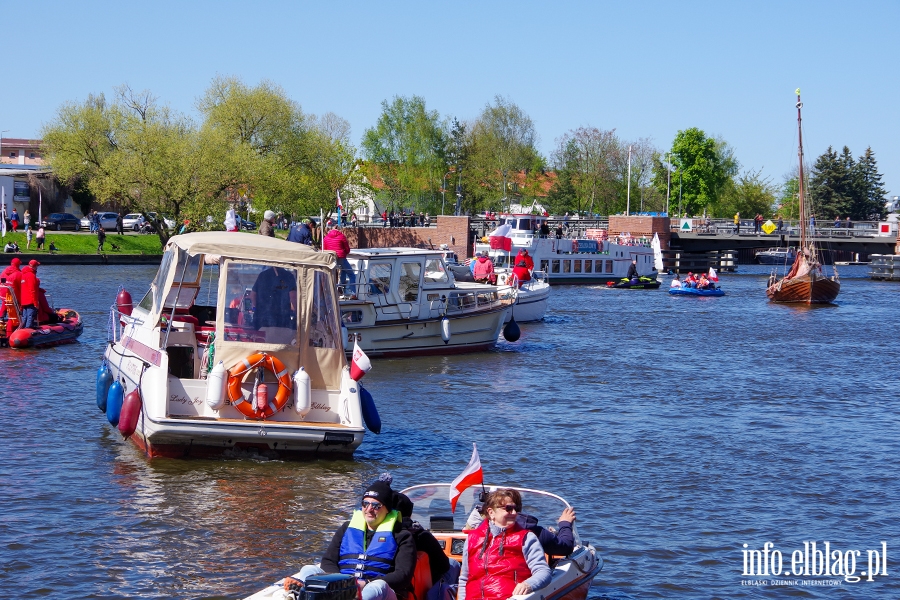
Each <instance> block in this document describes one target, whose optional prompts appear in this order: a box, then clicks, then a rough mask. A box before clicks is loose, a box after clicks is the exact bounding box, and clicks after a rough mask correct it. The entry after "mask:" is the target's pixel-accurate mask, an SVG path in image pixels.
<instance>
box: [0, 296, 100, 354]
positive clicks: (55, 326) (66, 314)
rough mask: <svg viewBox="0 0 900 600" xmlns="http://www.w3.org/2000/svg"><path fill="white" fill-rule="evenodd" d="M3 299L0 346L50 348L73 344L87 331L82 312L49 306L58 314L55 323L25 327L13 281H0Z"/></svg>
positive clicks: (0, 297) (0, 314) (0, 308)
mask: <svg viewBox="0 0 900 600" xmlns="http://www.w3.org/2000/svg"><path fill="white" fill-rule="evenodd" d="M0 299H2V304H3V306H2V307H0V347H9V348H18V349H23V348H49V347H50V346H59V345H62V344H71V343H74V342H75V341H76V340H77V339H78V336H80V335H81V334H82V332H83V331H84V323H82V321H81V315H79V314H78V313H77V312H76V311H74V310H72V309H71V308H59V309H50V310H51V311H52V312H53V313H54V315H55V317H56V318H55V321H56V322H55V323H50V322H47V323H40V324H39V325H37V326H36V327H31V328H25V327H22V326H21V324H22V321H23V319H22V311H21V307H20V306H19V302H18V300H17V299H16V295H15V293H14V292H13V290H12V286H11V285H10V284H8V283H0ZM48 308H49V307H48ZM45 310H46V309H45Z"/></svg>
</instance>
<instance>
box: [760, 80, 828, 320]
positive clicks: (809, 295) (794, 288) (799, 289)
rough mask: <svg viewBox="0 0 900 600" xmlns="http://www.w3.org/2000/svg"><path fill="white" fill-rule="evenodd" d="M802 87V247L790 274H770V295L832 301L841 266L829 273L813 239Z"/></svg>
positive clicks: (795, 300) (780, 299) (776, 298)
mask: <svg viewBox="0 0 900 600" xmlns="http://www.w3.org/2000/svg"><path fill="white" fill-rule="evenodd" d="M801 108H803V103H802V102H800V90H799V89H798V90H797V131H798V138H799V152H798V154H799V159H800V170H799V176H798V178H797V181H798V185H799V190H798V198H799V204H800V223H801V227H800V247H799V251H798V252H797V256H796V258H795V259H794V262H793V264H792V265H791V269H790V271H788V273H787V275H785V276H784V277H782V278H781V279H779V278H778V277H777V275H776V274H775V273H774V272H773V273H772V275H771V277H769V285H768V287H767V289H766V295H767V296H768V297H769V300H771V301H772V302H793V303H803V304H829V303H831V302H834V300H835V298H837V295H838V293H840V291H841V282H840V279H839V278H838V273H837V269H836V268H834V267H832V268H833V275H832V276H831V277H828V276H827V275H826V274H825V271H824V269H823V267H822V263H821V262H820V261H819V254H818V250H817V249H816V244H815V242H814V241H813V239H812V233H813V232H812V231H809V230H808V229H807V227H806V224H807V223H809V220H810V215H811V214H812V210H811V208H810V202H809V198H808V197H807V191H806V187H807V182H806V176H805V173H804V172H803V128H802V127H801V122H802V120H801V116H800V109H801Z"/></svg>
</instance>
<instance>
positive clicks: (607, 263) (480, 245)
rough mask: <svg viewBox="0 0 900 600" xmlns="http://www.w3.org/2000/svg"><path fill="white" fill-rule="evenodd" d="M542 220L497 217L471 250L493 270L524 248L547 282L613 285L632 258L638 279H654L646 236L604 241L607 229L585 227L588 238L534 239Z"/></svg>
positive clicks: (654, 256) (655, 273)
mask: <svg viewBox="0 0 900 600" xmlns="http://www.w3.org/2000/svg"><path fill="white" fill-rule="evenodd" d="M546 220H547V217H543V216H540V215H524V214H506V215H501V216H500V219H499V222H500V226H499V227H498V228H497V229H496V230H494V231H493V232H491V233H490V235H489V236H487V237H488V242H477V243H476V244H475V253H476V255H477V254H479V253H481V252H484V251H486V252H488V255H489V256H490V257H491V260H492V261H493V262H494V267H495V268H504V267H510V268H511V267H512V266H513V265H511V264H510V262H511V261H512V260H515V256H516V255H517V253H518V251H519V250H520V249H522V248H524V249H525V250H528V253H529V254H530V255H531V257H532V259H533V260H534V264H535V267H536V269H537V270H539V271H543V272H544V273H546V274H547V277H548V281H549V283H550V284H551V285H562V284H580V283H583V284H595V285H596V284H601V285H606V284H607V283H610V282H613V283H616V282H619V281H620V280H621V279H623V278H624V277H625V276H626V275H627V274H628V267H629V266H631V261H632V259H633V260H636V261H637V269H638V274H639V275H641V276H642V277H654V278H655V277H657V276H658V274H659V271H658V270H657V266H656V265H657V263H658V262H661V260H659V261H658V260H657V258H658V256H657V255H658V254H659V251H658V250H657V251H654V248H653V247H652V246H651V242H652V240H650V239H643V238H637V239H636V238H634V237H633V236H631V235H628V234H622V235H620V236H616V238H615V239H607V237H608V235H607V232H606V231H605V230H599V229H598V230H588V231H589V233H591V234H592V235H593V237H592V238H591V239H568V238H561V239H557V238H556V237H555V236H552V235H551V236H548V237H540V235H539V234H537V233H536V232H538V231H540V227H541V225H542V224H543V223H544V222H546ZM491 238H494V241H491ZM503 238H507V239H508V240H509V241H506V240H504V239H503ZM504 245H506V248H504V247H503V246H504ZM516 319H517V320H518V316H517V317H516Z"/></svg>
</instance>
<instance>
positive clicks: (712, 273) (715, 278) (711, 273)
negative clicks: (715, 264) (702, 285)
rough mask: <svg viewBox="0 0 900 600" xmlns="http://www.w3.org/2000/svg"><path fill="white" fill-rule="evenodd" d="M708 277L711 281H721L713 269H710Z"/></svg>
mask: <svg viewBox="0 0 900 600" xmlns="http://www.w3.org/2000/svg"><path fill="white" fill-rule="evenodd" d="M707 277H709V280H710V281H719V276H718V275H716V270H715V269H713V268H712V267H710V268H709V275H707Z"/></svg>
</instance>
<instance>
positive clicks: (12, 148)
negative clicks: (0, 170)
mask: <svg viewBox="0 0 900 600" xmlns="http://www.w3.org/2000/svg"><path fill="white" fill-rule="evenodd" d="M0 164H7V165H38V166H40V165H43V164H44V154H43V152H42V150H41V140H24V139H20V138H5V137H0Z"/></svg>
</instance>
